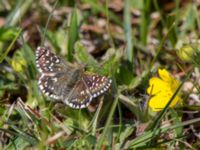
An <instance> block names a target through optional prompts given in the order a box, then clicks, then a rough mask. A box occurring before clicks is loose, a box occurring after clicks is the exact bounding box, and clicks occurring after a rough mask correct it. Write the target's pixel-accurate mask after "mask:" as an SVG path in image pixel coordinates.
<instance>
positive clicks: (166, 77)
mask: <svg viewBox="0 0 200 150" xmlns="http://www.w3.org/2000/svg"><path fill="white" fill-rule="evenodd" d="M158 75H159V77H160V78H161V79H162V80H163V81H165V82H171V80H172V79H173V78H172V76H171V75H170V74H169V72H168V71H167V70H166V69H158Z"/></svg>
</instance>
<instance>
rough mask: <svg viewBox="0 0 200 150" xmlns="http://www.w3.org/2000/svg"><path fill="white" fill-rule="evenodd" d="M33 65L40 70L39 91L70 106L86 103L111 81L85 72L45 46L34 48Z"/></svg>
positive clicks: (106, 87)
mask: <svg viewBox="0 0 200 150" xmlns="http://www.w3.org/2000/svg"><path fill="white" fill-rule="evenodd" d="M36 65H37V68H38V70H39V72H40V73H41V75H40V77H39V81H38V83H39V88H40V90H41V91H42V93H43V94H44V95H46V96H48V97H50V98H52V99H54V100H59V101H62V102H64V103H65V104H67V105H69V106H70V107H72V108H85V107H87V106H88V105H89V103H90V102H91V100H92V99H93V98H95V97H97V96H99V95H101V94H102V93H104V92H105V91H106V90H108V88H109V87H110V85H111V80H110V79H108V78H107V77H105V76H99V75H97V74H93V73H92V74H91V73H88V72H84V71H83V69H82V68H79V67H77V66H75V65H73V64H71V63H68V62H66V61H65V60H63V59H62V58H60V57H58V56H56V55H55V54H54V53H52V52H51V51H50V50H49V49H48V48H45V47H39V48H37V50H36Z"/></svg>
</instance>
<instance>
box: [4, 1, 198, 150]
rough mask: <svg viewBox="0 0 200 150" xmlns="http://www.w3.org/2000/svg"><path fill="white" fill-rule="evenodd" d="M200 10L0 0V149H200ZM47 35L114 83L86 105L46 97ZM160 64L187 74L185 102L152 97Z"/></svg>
mask: <svg viewBox="0 0 200 150" xmlns="http://www.w3.org/2000/svg"><path fill="white" fill-rule="evenodd" d="M199 16H200V2H199V1H198V0H193V1H189V0H174V1H172V0H170V1H169V0H124V1H123V0H77V1H74V0H35V1H33V0H17V1H12V0H1V1H0V149H11V150H13V149H17V150H21V149H60V150H62V149H101V150H106V149H113V150H120V149H200V129H199V121H200V113H199V110H200V107H199V106H200V99H199V94H200V88H199V83H200V82H199V75H200V74H199V68H200V63H199V62H200V60H199V58H200V55H198V53H196V52H194V51H196V50H198V49H199V48H198V38H199V35H200V32H199V31H200V30H199V29H200V17H199ZM185 44H186V45H188V46H189V47H192V48H186V49H181V47H182V46H184V45H185ZM194 44H195V46H193V45H194ZM40 45H46V46H48V47H50V48H51V49H52V50H53V51H54V52H55V53H57V54H59V55H61V56H62V57H63V58H65V59H66V60H67V61H70V62H78V63H83V64H86V65H87V70H88V71H91V72H96V73H98V74H101V75H106V76H109V77H110V78H111V79H112V80H113V83H112V87H111V89H110V90H109V91H108V92H107V93H105V94H104V95H103V96H101V97H99V98H97V99H96V100H94V103H93V104H92V105H91V106H90V107H89V108H88V109H81V110H76V109H72V108H69V107H68V106H66V105H64V104H62V103H55V102H53V101H48V98H45V97H44V96H43V95H42V94H41V93H40V91H39V89H38V84H37V79H38V71H37V69H36V65H35V50H36V48H37V47H38V46H40ZM180 50H182V51H180ZM188 50H189V51H188ZM185 51H186V52H185ZM194 53H195V55H193V54H194ZM190 54H192V55H190ZM194 56H195V59H194ZM198 56H199V57H198ZM158 68H165V69H167V70H168V71H169V72H170V73H171V74H172V75H173V76H174V77H176V78H177V79H179V80H180V82H181V84H180V87H181V91H182V99H183V105H181V106H178V107H175V108H170V109H168V107H169V106H168V105H167V106H166V107H165V108H164V109H163V110H162V111H160V112H153V111H151V109H150V108H149V107H148V100H149V96H148V94H147V93H146V89H147V88H148V85H149V79H150V78H151V77H152V76H155V75H156V72H157V69H158ZM176 94H177V92H176V93H175V94H174V95H176Z"/></svg>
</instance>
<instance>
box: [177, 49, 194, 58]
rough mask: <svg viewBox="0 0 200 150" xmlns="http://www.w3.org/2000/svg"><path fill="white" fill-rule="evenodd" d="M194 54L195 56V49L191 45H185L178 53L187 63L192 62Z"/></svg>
mask: <svg viewBox="0 0 200 150" xmlns="http://www.w3.org/2000/svg"><path fill="white" fill-rule="evenodd" d="M193 54H194V49H193V47H192V46H190V45H184V46H182V47H181V48H180V49H179V50H178V51H177V55H178V57H179V58H180V59H181V60H183V61H186V62H191V61H192V59H193Z"/></svg>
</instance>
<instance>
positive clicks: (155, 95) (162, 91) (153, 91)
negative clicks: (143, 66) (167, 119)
mask: <svg viewBox="0 0 200 150" xmlns="http://www.w3.org/2000/svg"><path fill="white" fill-rule="evenodd" d="M158 75H159V77H152V78H151V79H150V81H149V87H148V89H147V93H148V94H149V95H150V96H152V97H151V98H150V100H149V107H151V108H152V110H153V111H160V110H162V109H163V108H164V107H165V106H166V105H167V103H168V102H169V100H170V99H171V97H172V96H173V94H174V93H175V91H176V89H177V88H178V86H179V82H178V80H176V79H174V78H173V77H172V76H171V75H170V74H169V72H168V71H167V70H165V69H159V70H158ZM181 102H182V100H181V97H180V93H178V94H177V95H176V96H175V97H174V99H173V100H172V102H171V104H170V107H173V106H175V105H176V104H177V103H181Z"/></svg>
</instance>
